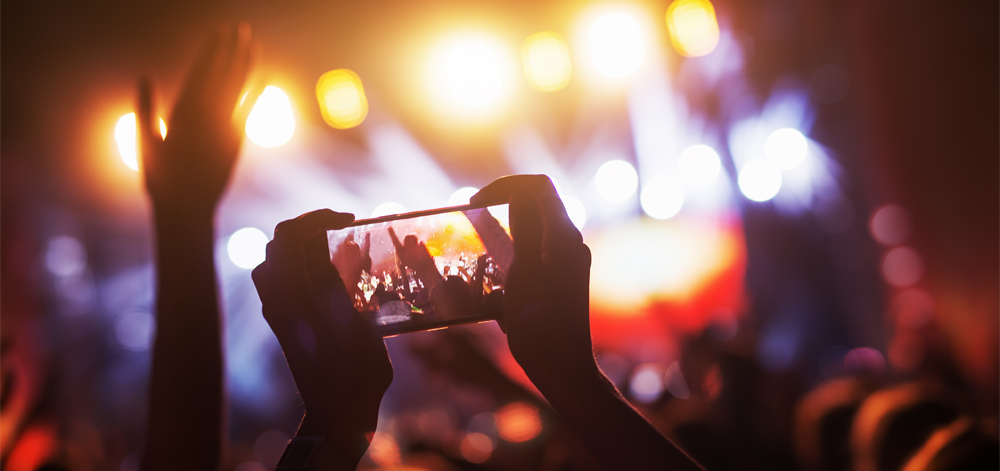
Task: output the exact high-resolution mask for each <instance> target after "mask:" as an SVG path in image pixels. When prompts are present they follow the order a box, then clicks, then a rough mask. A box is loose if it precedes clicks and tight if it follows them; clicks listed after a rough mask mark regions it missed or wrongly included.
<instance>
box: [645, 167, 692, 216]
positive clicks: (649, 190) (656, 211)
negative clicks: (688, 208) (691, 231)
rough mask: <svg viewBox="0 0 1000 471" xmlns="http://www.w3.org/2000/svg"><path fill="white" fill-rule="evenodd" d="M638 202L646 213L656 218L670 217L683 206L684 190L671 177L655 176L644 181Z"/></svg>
mask: <svg viewBox="0 0 1000 471" xmlns="http://www.w3.org/2000/svg"><path fill="white" fill-rule="evenodd" d="M639 203H640V204H641V205H642V210H643V211H645V212H646V214H648V215H650V216H652V217H654V218H656V219H670V218H672V217H674V216H676V215H677V213H679V212H680V211H681V207H682V206H684V190H683V189H681V186H680V185H678V184H677V182H674V181H673V180H671V179H668V178H665V177H660V178H656V179H653V180H651V181H650V182H649V183H646V186H645V187H644V188H643V189H642V193H641V194H640V195H639Z"/></svg>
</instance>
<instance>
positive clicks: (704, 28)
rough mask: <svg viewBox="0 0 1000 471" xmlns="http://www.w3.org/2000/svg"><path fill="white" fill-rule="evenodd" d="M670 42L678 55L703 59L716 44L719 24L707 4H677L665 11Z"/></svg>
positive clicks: (683, 0)
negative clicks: (701, 57)
mask: <svg viewBox="0 0 1000 471" xmlns="http://www.w3.org/2000/svg"><path fill="white" fill-rule="evenodd" d="M667 29H668V30H669V31H670V42H671V43H673V45H674V49H676V50H677V52H678V53H679V54H681V55H684V56H688V57H698V56H704V55H706V54H708V53H710V52H712V51H713V50H715V46H717V45H718V44H719V23H718V22H717V21H716V19H715V8H713V7H712V3H711V2H709V1H708V0H677V1H675V2H674V3H672V4H670V8H668V9H667Z"/></svg>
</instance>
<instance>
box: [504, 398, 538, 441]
mask: <svg viewBox="0 0 1000 471" xmlns="http://www.w3.org/2000/svg"><path fill="white" fill-rule="evenodd" d="M497 431H498V432H499V433H500V438H502V439H504V440H506V441H508V442H512V443H520V442H526V441H528V440H531V439H532V438H535V437H537V436H538V434H539V433H541V432H542V419H541V417H540V416H539V415H538V408H537V407H535V406H533V405H531V404H528V403H526V402H515V403H513V404H508V405H506V406H504V407H503V408H502V409H500V410H499V411H497Z"/></svg>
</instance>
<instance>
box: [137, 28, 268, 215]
mask: <svg viewBox="0 0 1000 471" xmlns="http://www.w3.org/2000/svg"><path fill="white" fill-rule="evenodd" d="M258 49H259V46H257V45H256V44H254V43H253V41H252V40H251V37H250V26H249V25H247V24H241V25H239V26H238V27H236V28H232V27H220V28H219V30H218V31H217V32H216V33H215V34H214V35H212V37H211V38H210V40H209V41H208V43H207V44H206V46H205V49H204V50H203V51H202V52H201V54H200V55H199V56H198V59H197V61H196V62H195V64H194V67H193V68H192V69H191V71H190V73H189V74H188V77H187V81H186V83H185V85H184V89H183V90H182V91H181V94H180V97H179V98H178V100H177V103H176V104H175V105H174V110H173V113H172V114H171V116H170V121H169V123H168V127H167V135H166V138H161V136H160V129H159V122H158V120H157V119H156V117H155V108H156V107H155V104H154V103H153V86H152V84H151V82H150V81H149V80H143V81H142V83H141V84H140V87H139V112H138V113H137V119H138V129H139V139H140V144H141V145H140V149H141V150H140V155H141V159H140V160H141V162H142V167H143V173H144V174H145V178H146V189H147V191H148V192H149V195H150V197H151V199H152V201H153V207H154V209H155V210H157V212H166V213H170V214H174V213H177V212H183V213H186V214H196V215H202V214H206V213H207V214H208V215H210V216H211V215H212V214H213V213H214V211H215V206H216V204H217V203H218V201H219V199H220V198H221V196H222V192H223V190H225V188H226V184H227V182H228V181H229V176H230V174H231V173H232V168H233V164H234V163H235V161H236V156H237V154H238V152H239V148H240V143H241V142H242V139H243V127H244V125H245V123H246V117H247V115H248V114H249V112H250V109H251V108H252V107H253V104H254V102H255V101H256V98H253V97H251V96H250V95H249V94H248V95H247V98H248V99H246V100H245V101H244V102H243V103H242V105H239V103H240V96H241V93H242V92H243V91H244V85H245V83H246V81H247V77H248V76H249V74H250V71H251V69H252V67H253V64H254V62H255V58H256V55H257V54H256V51H257V50H258ZM253 96H256V94H253ZM238 105H239V106H238Z"/></svg>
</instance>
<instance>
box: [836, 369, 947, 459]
mask: <svg viewBox="0 0 1000 471" xmlns="http://www.w3.org/2000/svg"><path fill="white" fill-rule="evenodd" d="M958 404H959V401H958V399H957V398H956V397H955V394H954V393H950V392H949V391H947V390H945V389H944V388H940V387H935V386H928V385H923V384H916V383H909V384H903V385H900V386H896V387H894V388H890V389H884V390H882V391H878V392H876V393H874V394H872V395H871V396H869V397H868V399H866V400H865V402H864V403H863V404H862V405H861V408H860V409H859V410H858V413H857V416H856V417H855V419H854V425H853V427H852V430H851V449H852V451H853V453H854V466H855V469H856V470H857V471H897V470H899V469H900V468H901V467H902V466H903V465H904V464H905V463H906V461H907V460H908V459H910V457H911V456H912V455H913V454H914V453H915V452H916V451H917V450H918V449H920V447H921V446H922V445H923V444H924V442H925V441H927V437H929V436H930V435H931V434H932V433H934V431H935V430H937V429H939V428H941V427H944V426H945V425H948V424H950V423H951V422H952V421H954V420H955V419H956V418H958V416H959V411H960V407H959V405H958Z"/></svg>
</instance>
